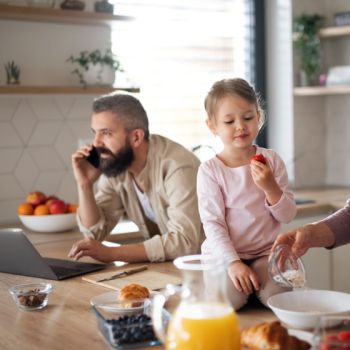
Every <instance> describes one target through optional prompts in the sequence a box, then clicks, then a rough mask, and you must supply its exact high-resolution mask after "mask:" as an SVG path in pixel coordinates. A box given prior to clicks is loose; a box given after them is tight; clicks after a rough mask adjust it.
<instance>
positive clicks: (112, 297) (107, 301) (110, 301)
mask: <svg viewBox="0 0 350 350" xmlns="http://www.w3.org/2000/svg"><path fill="white" fill-rule="evenodd" d="M154 294H155V292H151V297H152V295H154ZM145 301H146V302H145V304H142V305H141V306H137V307H125V306H124V305H125V302H120V301H119V292H118V291H112V292H107V293H103V294H99V295H96V296H94V297H92V298H91V299H90V304H91V305H95V306H99V307H102V308H104V309H108V310H110V311H118V312H125V313H127V312H135V311H141V310H143V309H144V308H145V307H147V306H149V304H150V300H149V299H146V300H145Z"/></svg>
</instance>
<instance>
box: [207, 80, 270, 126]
mask: <svg viewBox="0 0 350 350" xmlns="http://www.w3.org/2000/svg"><path fill="white" fill-rule="evenodd" d="M227 95H236V96H239V97H242V98H244V99H245V100H246V101H248V102H249V103H252V104H254V105H255V107H256V110H257V112H258V113H259V114H260V121H259V128H261V127H262V126H263V125H264V122H265V115H264V111H263V109H262V107H261V104H262V102H261V99H260V96H259V95H258V94H257V93H256V92H255V90H254V88H253V87H252V86H251V85H249V83H248V82H247V81H246V80H244V79H241V78H235V79H223V80H219V81H217V82H216V83H215V84H214V85H213V86H212V87H211V89H210V91H209V92H208V94H207V96H206V98H205V100H204V107H205V110H206V112H207V115H208V119H209V120H210V121H212V120H214V118H215V112H216V110H217V106H218V103H219V102H220V100H221V99H222V98H223V97H225V96H227Z"/></svg>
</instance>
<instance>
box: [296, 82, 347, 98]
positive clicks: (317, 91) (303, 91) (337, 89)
mask: <svg viewBox="0 0 350 350" xmlns="http://www.w3.org/2000/svg"><path fill="white" fill-rule="evenodd" d="M345 94H350V86H349V85H338V86H305V87H296V88H294V95H295V96H327V95H345Z"/></svg>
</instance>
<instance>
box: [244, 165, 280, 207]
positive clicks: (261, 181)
mask: <svg viewBox="0 0 350 350" xmlns="http://www.w3.org/2000/svg"><path fill="white" fill-rule="evenodd" d="M250 170H251V174H252V178H253V181H254V182H255V184H256V185H257V186H258V187H259V188H260V189H262V190H263V191H264V192H265V195H266V199H267V201H268V203H269V204H270V205H273V204H276V203H277V202H278V201H279V200H280V198H281V196H282V190H281V188H280V187H279V186H278V184H277V182H276V180H275V178H274V176H273V174H272V171H271V169H270V167H269V165H268V163H266V164H263V163H261V162H259V161H256V160H252V161H251V162H250Z"/></svg>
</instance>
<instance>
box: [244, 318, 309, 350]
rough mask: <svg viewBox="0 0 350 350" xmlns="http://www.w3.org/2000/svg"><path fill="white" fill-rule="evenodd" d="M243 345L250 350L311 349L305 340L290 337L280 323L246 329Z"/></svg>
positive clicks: (264, 324)
mask: <svg viewBox="0 0 350 350" xmlns="http://www.w3.org/2000/svg"><path fill="white" fill-rule="evenodd" d="M241 344H242V346H243V347H244V346H245V347H247V348H248V349H250V350H307V349H310V347H311V346H310V344H309V343H307V342H305V341H304V340H300V339H298V338H296V337H294V336H291V335H289V334H288V331H287V329H286V328H285V327H283V326H282V325H281V323H280V322H278V321H275V322H271V323H267V322H265V323H261V324H258V325H256V326H253V327H249V328H247V329H244V330H243V331H242V334H241Z"/></svg>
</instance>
